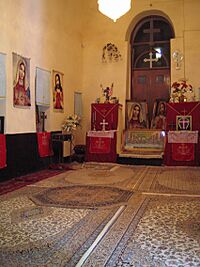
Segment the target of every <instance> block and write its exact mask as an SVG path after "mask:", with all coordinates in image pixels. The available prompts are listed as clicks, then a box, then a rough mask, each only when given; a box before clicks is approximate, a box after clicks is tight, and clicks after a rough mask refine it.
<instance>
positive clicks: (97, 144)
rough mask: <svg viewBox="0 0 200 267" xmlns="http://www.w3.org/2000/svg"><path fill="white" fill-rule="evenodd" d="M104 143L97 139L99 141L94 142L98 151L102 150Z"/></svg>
mask: <svg viewBox="0 0 200 267" xmlns="http://www.w3.org/2000/svg"><path fill="white" fill-rule="evenodd" d="M104 143H105V142H104V140H102V139H101V138H99V140H98V141H96V142H95V144H96V147H97V148H99V149H100V148H102V146H103V145H104Z"/></svg>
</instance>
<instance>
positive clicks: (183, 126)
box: [179, 116, 190, 130]
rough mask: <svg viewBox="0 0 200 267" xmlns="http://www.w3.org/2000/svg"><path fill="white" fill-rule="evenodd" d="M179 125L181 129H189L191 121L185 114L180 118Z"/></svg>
mask: <svg viewBox="0 0 200 267" xmlns="http://www.w3.org/2000/svg"><path fill="white" fill-rule="evenodd" d="M179 126H180V129H181V130H187V129H188V127H189V126H190V121H189V119H188V118H186V117H185V116H183V117H182V118H181V119H180V120H179Z"/></svg>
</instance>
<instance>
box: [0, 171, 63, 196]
mask: <svg viewBox="0 0 200 267" xmlns="http://www.w3.org/2000/svg"><path fill="white" fill-rule="evenodd" d="M65 171H66V170H41V171H39V172H34V173H31V174H27V175H23V176H19V177H16V178H13V179H11V180H8V181H5V182H1V183H0V195H2V194H5V193H8V192H11V191H13V190H17V189H19V188H22V187H24V186H26V185H30V184H33V183H37V182H38V181H41V180H43V179H47V178H50V177H52V176H55V175H58V174H60V173H62V172H65Z"/></svg>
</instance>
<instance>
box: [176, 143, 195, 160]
mask: <svg viewBox="0 0 200 267" xmlns="http://www.w3.org/2000/svg"><path fill="white" fill-rule="evenodd" d="M172 159H173V160H175V161H193V160H194V144H172Z"/></svg>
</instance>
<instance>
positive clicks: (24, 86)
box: [13, 53, 31, 107]
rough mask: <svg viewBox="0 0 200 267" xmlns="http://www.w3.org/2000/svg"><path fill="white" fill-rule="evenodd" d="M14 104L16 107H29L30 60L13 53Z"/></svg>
mask: <svg viewBox="0 0 200 267" xmlns="http://www.w3.org/2000/svg"><path fill="white" fill-rule="evenodd" d="M13 94H14V95H13V102H14V106H15V107H29V106H31V100H30V60H29V59H27V58H25V57H22V56H19V55H17V54H15V53H13Z"/></svg>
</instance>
